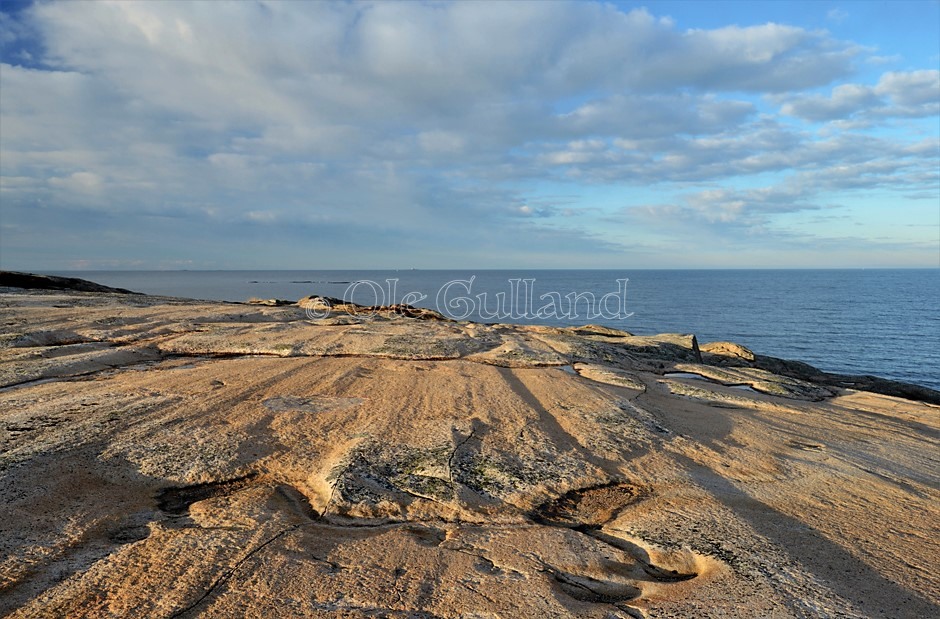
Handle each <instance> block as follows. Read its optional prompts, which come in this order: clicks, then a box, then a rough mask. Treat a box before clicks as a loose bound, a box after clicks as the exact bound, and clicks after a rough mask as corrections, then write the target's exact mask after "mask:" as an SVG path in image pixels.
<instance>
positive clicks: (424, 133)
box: [0, 0, 940, 271]
mask: <svg viewBox="0 0 940 619" xmlns="http://www.w3.org/2000/svg"><path fill="white" fill-rule="evenodd" d="M0 51H2V65H0V267H2V268H5V269H18V270H36V271H41V270H64V269H179V268H187V269H200V268H205V269H238V268H246V269H263V268H277V269H318V268H324V269H326V268H410V267H417V268H539V267H544V268H564V267H572V268H616V269H630V268H698V267H706V268H749V267H757V268H790V267H792V268H802V267H938V266H940V2H936V1H927V0H925V1H918V2H899V1H894V2H874V1H871V2H823V1H819V2H647V3H634V2H616V3H594V2H574V3H566V2H535V3H527V2H463V3H419V2H407V3H392V2H379V3H375V2H366V3H319V2H316V3H315V2H309V3H308V2H299V1H298V2H250V1H247V0H245V1H240V2H231V3H225V2H207V3H200V2H171V1H167V2H143V1H141V2H94V3H93V2H82V1H67V2H41V3H35V4H34V3H30V2H10V1H8V0H0Z"/></svg>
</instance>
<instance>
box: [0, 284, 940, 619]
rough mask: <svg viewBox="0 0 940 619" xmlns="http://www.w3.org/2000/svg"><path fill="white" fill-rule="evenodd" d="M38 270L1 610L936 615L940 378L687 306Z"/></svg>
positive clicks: (2, 386) (9, 456) (14, 295)
mask: <svg viewBox="0 0 940 619" xmlns="http://www.w3.org/2000/svg"><path fill="white" fill-rule="evenodd" d="M13 275H16V276H17V277H19V278H18V279H13V278H12V275H11V274H8V273H4V274H3V277H2V278H0V286H5V287H3V288H0V316H2V325H3V327H2V330H0V499H2V500H0V522H2V523H3V524H2V527H0V550H2V552H0V614H2V615H6V616H10V617H17V618H19V617H24V618H25V617H126V616H136V617H167V618H169V617H235V616H238V617H248V616H265V617H357V618H358V617H401V618H405V617H409V618H411V617H414V618H420V617H429V618H433V617H439V618H445V617H446V618H457V617H479V618H483V617H487V618H498V617H503V618H506V617H532V616H544V617H596V618H598V619H606V618H613V617H647V616H648V617H781V618H784V617H885V618H888V617H890V618H900V617H912V618H913V617H918V618H919V617H930V616H940V605H938V604H940V602H938V600H940V578H938V575H937V572H938V565H937V557H938V556H940V543H938V541H937V537H936V532H937V530H940V509H938V505H940V490H938V487H940V457H938V453H940V449H938V447H940V422H938V413H940V393H937V392H936V391H932V390H930V389H926V388H923V387H918V386H915V385H905V384H902V383H896V382H893V381H887V380H883V379H878V378H875V377H870V376H865V377H849V376H839V375H832V374H826V373H823V372H820V371H818V370H816V369H815V368H812V367H811V366H808V365H806V364H802V363H799V362H794V361H785V360H780V359H774V358H771V357H764V356H761V355H759V354H755V353H754V352H752V351H749V350H747V349H746V348H744V347H741V346H738V345H736V344H732V343H728V342H717V343H708V344H699V343H698V342H697V340H696V338H695V337H694V336H693V335H689V334H663V335H657V336H635V335H631V334H629V333H626V332H624V331H618V330H615V329H610V328H607V327H602V326H583V327H571V328H556V327H544V326H520V325H502V324H494V325H484V324H476V323H469V322H456V321H452V320H448V319H446V318H444V317H443V316H441V315H439V314H436V313H434V312H431V311H430V310H423V309H420V308H412V307H409V306H392V307H381V308H367V307H361V306H356V305H353V304H350V303H344V302H342V301H341V300H338V299H324V298H320V297H310V298H307V299H303V300H301V301H300V302H298V303H293V302H285V301H279V300H270V301H262V302H255V303H244V304H240V303H217V302H205V301H194V300H185V299H176V298H168V297H155V296H147V295H138V294H131V293H129V291H122V290H117V289H106V288H103V287H99V288H89V287H87V286H86V284H91V283H90V282H87V283H86V284H76V283H75V282H55V281H52V282H50V281H43V280H42V276H32V277H36V278H37V279H33V280H29V279H24V278H23V277H20V276H23V275H26V274H13ZM92 285H93V286H97V285H96V284H92ZM78 286H81V287H78Z"/></svg>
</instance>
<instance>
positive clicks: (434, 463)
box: [327, 442, 453, 504]
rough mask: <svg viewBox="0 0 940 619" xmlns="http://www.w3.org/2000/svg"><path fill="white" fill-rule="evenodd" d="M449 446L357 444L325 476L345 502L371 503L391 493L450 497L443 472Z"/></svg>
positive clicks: (436, 498) (449, 487) (445, 469)
mask: <svg viewBox="0 0 940 619" xmlns="http://www.w3.org/2000/svg"><path fill="white" fill-rule="evenodd" d="M451 450H452V447H451V446H450V445H446V444H445V445H439V446H436V447H424V448H421V447H412V446H409V445H380V444H379V443H377V442H370V443H367V444H364V445H361V446H360V447H359V448H358V449H356V451H355V452H353V453H351V454H350V455H349V457H348V458H346V459H344V462H342V463H341V464H340V465H338V466H337V467H334V469H333V470H332V471H330V474H329V475H328V476H327V481H329V482H333V484H334V489H335V491H336V492H335V497H336V498H339V499H341V500H342V501H344V502H346V503H349V504H360V503H367V504H375V503H378V502H379V501H381V500H382V499H383V498H385V499H387V498H390V495H391V496H394V495H399V499H400V498H401V496H402V495H404V496H411V497H413V498H426V499H429V500H434V501H446V500H450V499H452V498H453V489H452V486H451V484H450V481H449V480H448V478H447V477H448V476H447V461H448V457H449V455H450V452H451Z"/></svg>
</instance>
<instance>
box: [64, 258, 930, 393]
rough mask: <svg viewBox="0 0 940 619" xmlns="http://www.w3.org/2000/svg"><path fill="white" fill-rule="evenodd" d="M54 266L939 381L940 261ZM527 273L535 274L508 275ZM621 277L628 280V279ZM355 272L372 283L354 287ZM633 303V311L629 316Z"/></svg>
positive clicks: (163, 290)
mask: <svg viewBox="0 0 940 619" xmlns="http://www.w3.org/2000/svg"><path fill="white" fill-rule="evenodd" d="M57 274H60V275H69V276H74V277H83V278H86V279H90V280H92V281H97V282H99V283H102V284H106V285H111V286H119V287H123V288H129V289H131V290H136V291H139V292H146V293H150V294H165V295H172V296H182V297H192V298H200V299H218V300H228V301H244V300H246V299H248V298H250V297H260V298H275V297H276V298H282V299H292V300H296V299H299V298H301V297H304V296H307V295H311V294H319V295H326V296H332V297H346V298H352V300H354V301H356V302H359V303H363V304H374V303H376V301H378V302H379V303H390V302H402V301H405V302H411V304H413V305H419V306H423V307H430V308H432V309H440V310H443V311H444V313H446V314H450V315H452V316H453V315H455V314H456V315H461V314H463V313H465V312H466V311H467V310H468V309H470V310H472V311H471V312H470V314H469V315H468V316H467V318H468V319H470V320H477V321H481V322H532V323H542V324H555V325H571V324H585V323H589V322H590V323H598V324H605V325H608V326H612V327H617V328H621V329H625V330H627V331H630V332H632V333H638V334H650V333H662V332H681V333H695V334H696V335H697V336H698V338H699V341H700V342H707V341H713V340H729V341H733V342H737V343H739V344H743V345H745V346H747V347H749V348H751V349H753V350H754V351H755V352H758V353H761V354H765V355H772V356H775V357H783V358H788V359H799V360H801V361H805V362H807V363H810V364H812V365H815V366H817V367H819V368H820V369H823V370H827V371H831V372H846V373H854V374H875V375H878V376H884V377H886V378H893V379H896V380H904V381H908V382H913V383H918V384H922V385H925V386H928V387H932V388H934V389H940V269H923V270H919V269H897V270H895V269H885V270H881V269H873V270H740V271H729V270H720V271H719V270H716V271H706V270H694V271H693V270H669V271H649V270H643V271H629V270H627V271H564V270H562V271H554V270H545V271H423V270H419V271H84V272H70V273H57ZM471 278H472V280H471ZM526 279H528V280H534V281H531V282H529V283H524V282H519V283H518V284H516V283H513V282H511V281H510V280H526ZM618 279H621V280H624V279H625V280H628V281H627V282H626V283H625V284H619V283H618V281H617V280H618ZM386 280H397V281H393V282H392V283H391V284H390V283H389V282H387V281H386ZM356 281H368V282H371V283H369V284H360V285H358V286H353V285H352V283H353V282H356ZM455 281H456V282H458V283H456V284H452V285H451V286H450V288H445V287H446V285H447V284H448V282H455ZM461 281H462V282H464V283H459V282H461ZM471 281H472V283H469V282H471ZM351 286H352V288H351ZM618 287H619V289H618ZM442 290H443V291H444V292H443V293H442ZM409 292H417V293H420V294H423V295H425V296H426V298H424V299H422V300H420V301H415V297H411V298H408V297H406V294H407V293H409ZM552 293H556V294H555V295H553V294H552ZM585 293H591V294H593V295H594V298H595V301H597V300H599V299H600V298H601V297H603V296H604V295H608V297H607V303H606V307H605V308H604V309H605V310H607V311H605V312H604V313H603V315H599V316H592V317H589V316H588V315H587V310H588V298H589V297H588V296H587V295H586V294H585ZM484 294H485V295H486V296H481V295H484ZM499 294H502V299H500V297H499V296H498V295H499ZM439 295H440V296H439ZM543 295H547V296H543ZM569 295H582V296H581V297H580V298H578V301H577V303H576V304H575V306H574V307H575V309H574V311H571V309H570V307H569V306H570V304H568V303H567V301H568V299H569V298H570V297H569ZM460 298H463V299H464V302H463V303H462V304H461V303H460V302H459V299H460ZM513 299H514V300H513ZM526 299H529V300H530V301H529V302H526ZM553 299H554V304H553V306H552V307H550V308H549V309H550V310H552V309H553V310H554V315H544V314H545V313H546V312H545V311H543V315H542V316H539V317H536V316H534V314H535V312H536V311H537V310H539V309H540V308H544V307H545V306H546V305H552V303H553ZM437 301H440V302H441V303H440V305H441V307H438V305H439V304H438V303H437ZM500 301H502V303H500ZM559 301H560V302H559ZM448 302H449V303H448ZM620 305H625V307H620ZM594 309H595V310H596V311H598V312H600V309H601V308H600V307H598V306H597V303H595V305H594ZM626 313H632V315H630V316H624V315H622V314H626Z"/></svg>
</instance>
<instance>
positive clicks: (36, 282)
mask: <svg viewBox="0 0 940 619" xmlns="http://www.w3.org/2000/svg"><path fill="white" fill-rule="evenodd" d="M0 287H5V288H24V289H30V290H75V291H78V292H112V293H118V294H139V293H136V292H133V291H131V290H125V289H124V288H112V287H110V286H103V285H101V284H96V283H95V282H90V281H88V280H87V279H79V278H77V277H59V276H56V275H35V274H33V273H19V272H17V271H0Z"/></svg>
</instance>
